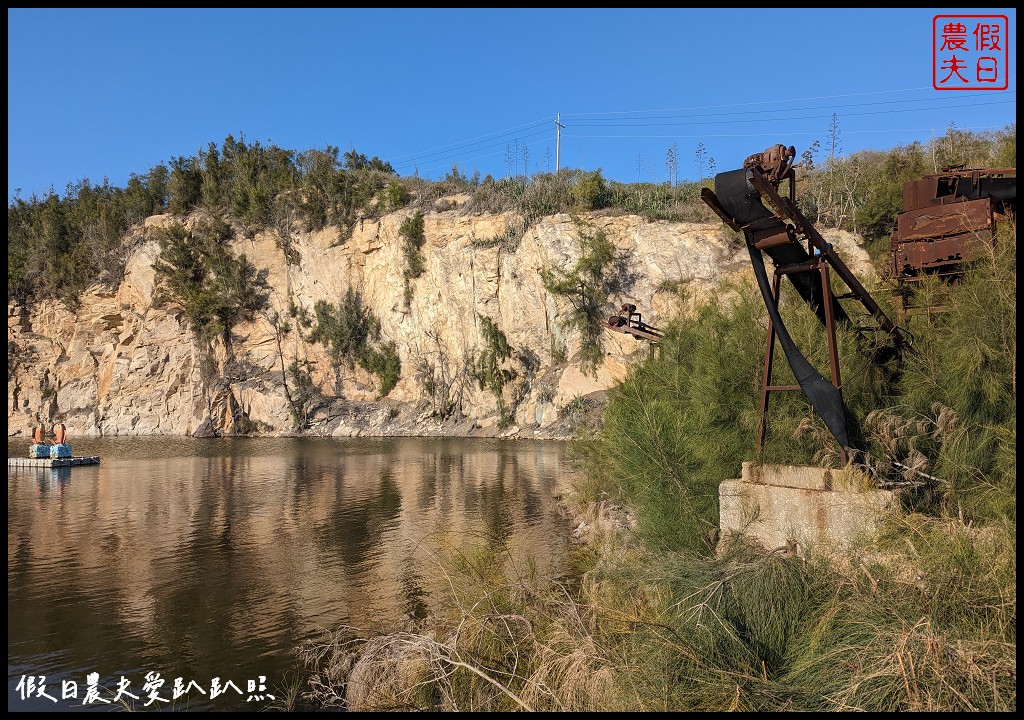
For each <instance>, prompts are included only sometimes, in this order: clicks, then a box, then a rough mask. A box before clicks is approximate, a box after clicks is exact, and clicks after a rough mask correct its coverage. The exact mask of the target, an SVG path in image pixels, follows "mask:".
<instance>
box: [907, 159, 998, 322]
mask: <svg viewBox="0 0 1024 720" xmlns="http://www.w3.org/2000/svg"><path fill="white" fill-rule="evenodd" d="M1016 174H1017V170H1016V168H973V169H972V168H965V167H963V166H956V167H947V168H944V169H943V171H942V172H941V173H936V174H934V175H925V176H924V177H922V178H921V179H919V180H911V181H909V182H907V183H906V184H905V185H904V187H903V211H902V212H901V213H900V214H899V215H898V216H897V223H896V232H894V233H893V234H892V236H891V246H892V267H891V269H892V272H893V276H894V277H895V278H896V280H897V282H898V283H899V284H900V285H902V286H904V287H906V286H907V284H911V283H914V282H917V281H919V280H920V279H921V278H923V277H926V276H928V275H938V276H943V277H956V276H958V275H960V274H961V273H962V272H963V269H964V267H965V266H966V264H968V263H970V262H971V261H973V260H977V259H978V258H979V257H982V256H983V255H985V254H987V253H988V252H989V251H990V250H991V248H992V244H993V242H994V241H995V230H996V222H997V220H999V219H1000V218H1002V217H1003V216H1005V215H1006V214H1007V212H1008V211H1011V210H1014V211H1015V210H1016V206H1017V178H1016ZM1008 175H1012V176H1013V177H1007V176H1008ZM898 295H899V299H900V311H901V313H903V314H906V313H907V312H908V311H910V310H911V309H912V305H911V303H910V301H909V293H908V292H900V293H898ZM926 309H927V308H926Z"/></svg>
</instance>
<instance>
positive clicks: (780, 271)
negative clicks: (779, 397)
mask: <svg viewBox="0 0 1024 720" xmlns="http://www.w3.org/2000/svg"><path fill="white" fill-rule="evenodd" d="M813 257H814V261H813V262H812V263H801V264H800V265H796V266H792V267H788V268H776V269H775V273H774V274H773V276H772V298H773V299H774V301H775V306H776V307H778V306H779V298H780V295H781V284H782V276H783V275H786V274H787V273H791V272H806V271H807V270H815V269H816V270H818V272H819V273H820V274H821V289H822V297H823V298H826V299H827V298H831V297H832V282H831V279H830V277H829V263H828V262H827V261H826V260H825V258H824V256H822V255H816V256H813ZM825 335H826V338H827V342H828V361H829V369H830V372H831V380H832V385H833V386H834V387H835V388H836V390H838V391H839V392H840V394H842V391H843V386H842V379H841V378H840V375H839V347H838V345H837V343H836V321H835V317H834V314H833V312H832V303H831V302H829V301H827V300H826V302H825ZM775 336H776V333H775V323H773V322H772V318H771V315H769V316H768V339H767V343H766V346H765V361H764V375H763V378H762V381H761V417H760V420H759V422H758V426H757V448H758V450H759V451H761V450H763V449H764V443H765V440H766V437H767V433H768V400H769V393H772V392H779V391H783V392H785V391H792V390H796V391H798V392H803V390H802V388H801V387H800V386H799V385H773V384H772V374H773V370H774V368H773V365H774V360H775ZM839 456H840V460H841V461H842V463H843V465H845V464H846V463H847V462H849V456H848V453H847V452H846V448H843V447H841V448H840V449H839Z"/></svg>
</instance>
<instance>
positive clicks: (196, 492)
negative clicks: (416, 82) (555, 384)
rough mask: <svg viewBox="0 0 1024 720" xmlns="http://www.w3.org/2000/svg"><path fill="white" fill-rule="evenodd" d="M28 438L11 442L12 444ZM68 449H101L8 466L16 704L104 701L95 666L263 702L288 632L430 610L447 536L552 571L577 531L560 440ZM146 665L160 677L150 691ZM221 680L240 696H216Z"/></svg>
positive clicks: (199, 700)
mask: <svg viewBox="0 0 1024 720" xmlns="http://www.w3.org/2000/svg"><path fill="white" fill-rule="evenodd" d="M23 444H24V443H17V442H9V443H8V453H9V455H10V456H16V455H23V454H24V452H25V448H24V447H23ZM73 445H74V450H75V454H76V455H99V456H100V457H101V458H102V462H101V464H100V465H93V466H79V467H74V468H54V469H34V468H33V469H15V468H10V469H9V471H8V489H7V500H8V504H7V507H8V510H7V580H8V610H7V619H8V628H9V631H8V709H9V710H33V709H39V710H55V709H68V708H70V709H97V708H100V709H108V708H109V706H101V705H96V704H89V705H87V706H85V708H83V700H84V699H85V697H86V690H87V689H86V683H87V676H88V675H89V674H90V673H94V672H95V673H98V675H99V678H98V684H99V686H100V687H101V688H105V689H100V690H99V693H100V696H101V697H104V698H106V699H112V698H113V697H114V695H115V694H116V688H117V684H118V681H119V679H120V678H121V677H122V676H123V677H125V678H126V679H127V680H128V681H129V682H130V688H129V689H128V690H129V692H131V693H132V694H134V695H137V696H138V697H139V699H138V700H134V701H132V702H133V703H134V704H135V706H137V707H143V706H144V705H145V703H146V702H147V700H149V698H150V696H151V692H155V693H156V694H157V695H158V696H159V697H161V698H165V697H166V698H168V699H170V698H171V696H172V694H173V688H172V686H173V683H174V680H175V678H178V677H181V678H182V679H183V684H184V685H186V686H187V685H188V683H189V681H190V680H194V681H195V682H196V683H197V684H198V685H199V686H201V688H202V691H203V692H200V691H198V690H196V689H195V687H194V686H193V689H192V690H191V691H190V692H187V693H184V694H182V695H181V697H180V698H179V699H178V700H177V701H176V702H175V703H174V705H175V706H176V707H178V708H184V707H187V708H188V709H192V710H200V709H213V710H230V709H234V708H244V709H257V708H258V707H259V706H260V703H259V702H257V701H254V703H255V704H253V703H249V704H247V703H246V702H245V701H246V699H247V698H248V697H249V696H250V695H257V694H262V695H264V697H265V696H266V693H272V692H273V691H274V689H275V686H276V685H278V684H280V683H281V682H282V679H283V676H284V674H285V673H286V672H287V671H289V670H291V669H293V668H294V664H295V663H294V655H293V650H294V649H295V647H297V646H298V644H299V643H300V642H301V641H303V640H305V639H307V638H311V637H316V636H319V633H320V631H321V630H322V629H325V628H334V627H337V626H338V625H341V624H346V625H352V626H356V627H362V628H367V629H380V630H387V629H389V628H390V627H392V626H393V623H394V622H395V621H396V620H397V619H398V618H400V617H401V616H403V615H406V614H409V615H414V616H418V617H422V616H423V615H424V614H425V612H426V611H427V608H428V607H429V604H430V603H431V601H432V598H437V597H438V596H439V595H438V594H439V593H443V592H444V590H445V584H444V583H443V582H442V574H441V573H440V571H439V566H438V561H437V559H436V553H437V552H438V551H439V548H440V547H441V545H442V543H441V541H442V540H444V541H446V542H449V543H450V542H451V541H453V540H454V541H455V542H456V543H458V544H459V545H461V546H462V547H469V546H477V545H479V544H480V543H484V544H487V545H489V546H491V547H493V548H508V549H509V552H508V553H507V556H508V557H509V558H510V560H509V562H513V563H520V562H525V561H526V560H527V559H529V560H531V561H534V562H536V563H537V564H538V565H539V566H540V568H541V569H542V570H543V571H549V572H552V573H557V572H558V568H559V563H560V561H561V558H562V554H563V551H564V548H565V544H566V538H567V536H568V528H567V527H566V526H565V524H564V521H563V520H562V519H561V518H560V517H559V516H558V513H557V510H556V508H555V501H554V500H553V497H552V495H553V491H554V490H555V487H556V485H557V484H558V483H559V482H560V481H564V480H565V479H566V477H567V473H568V472H569V468H568V461H567V458H566V456H565V449H564V446H563V445H562V444H560V443H556V442H528V441H499V440H465V439H421V438H399V439H345V440H325V439H298V438H294V439H293V438H287V439H286V438H276V439H216V440H196V439H192V438H167V439H155V438H105V439H88V438H86V439H80V440H77V441H74V440H73ZM147 673H159V677H156V676H155V675H150V679H151V680H153V681H154V683H153V684H154V685H156V684H157V683H159V682H160V681H161V680H162V681H163V685H159V686H157V687H156V688H155V689H154V690H152V691H150V690H143V686H144V685H146V682H147V679H146V676H147ZM23 676H25V677H26V680H32V681H34V684H33V687H32V689H31V693H30V695H31V697H30V698H29V699H22V695H23V694H25V691H24V690H25V685H24V684H23V687H22V688H18V684H19V681H22V679H23ZM39 676H45V678H46V679H45V681H42V682H43V684H44V685H45V687H44V689H43V692H42V694H40V693H39V682H40V681H39V679H38V678H39ZM260 676H265V678H266V680H265V685H266V689H265V690H264V691H262V693H260V691H259V678H260ZM213 678H220V682H221V684H222V685H223V684H224V683H225V682H226V681H227V680H232V681H233V682H234V683H235V685H237V686H238V688H239V689H240V691H241V694H239V693H238V692H236V691H235V690H234V689H229V690H228V691H227V692H226V693H225V694H223V695H221V696H219V697H216V698H214V699H211V698H210V694H211V693H210V690H211V683H212V680H213ZM250 680H252V681H254V685H253V686H252V687H253V688H255V692H252V693H250V691H249V685H248V681H250ZM63 681H73V682H74V683H77V688H76V690H77V692H76V694H75V695H74V697H77V700H72V699H68V700H62V699H61V694H62V683H63ZM64 689H65V690H66V691H67V694H68V696H69V698H70V697H72V694H71V687H70V686H67V687H66V688H64ZM47 695H49V696H53V697H55V698H57V700H58V702H56V703H54V702H51V701H50V700H49V699H47V698H46V696H47ZM125 699H130V698H127V696H125ZM170 705H171V703H169V702H168V703H160V702H159V701H157V702H154V703H153V704H152V705H151V706H150V709H152V708H154V707H158V706H159V707H169V706H170Z"/></svg>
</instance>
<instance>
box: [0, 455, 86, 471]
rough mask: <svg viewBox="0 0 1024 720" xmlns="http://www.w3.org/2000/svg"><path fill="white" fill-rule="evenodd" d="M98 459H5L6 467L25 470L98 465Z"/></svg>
mask: <svg viewBox="0 0 1024 720" xmlns="http://www.w3.org/2000/svg"><path fill="white" fill-rule="evenodd" d="M99 464H100V459H99V457H97V456H92V457H69V458H27V457H26V458H20V457H18V458H7V467H9V468H12V467H25V468H59V467H72V466H74V465H99Z"/></svg>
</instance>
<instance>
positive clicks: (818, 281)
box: [701, 145, 907, 462]
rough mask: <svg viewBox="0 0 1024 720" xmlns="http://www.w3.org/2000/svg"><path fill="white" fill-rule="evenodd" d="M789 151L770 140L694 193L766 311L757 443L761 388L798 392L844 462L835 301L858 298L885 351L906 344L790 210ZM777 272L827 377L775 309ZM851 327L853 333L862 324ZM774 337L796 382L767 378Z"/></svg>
mask: <svg viewBox="0 0 1024 720" xmlns="http://www.w3.org/2000/svg"><path fill="white" fill-rule="evenodd" d="M795 155H796V149H795V148H794V147H792V146H789V147H787V146H784V145H774V146H772V147H769V148H768V149H766V150H765V151H764V152H762V153H755V154H754V155H751V156H750V157H748V158H747V159H746V160H745V161H744V163H743V168H741V169H739V170H731V171H727V172H722V173H718V174H717V175H716V176H715V189H714V191H712V190H710V189H709V188H704V189H703V190H702V191H701V198H702V199H703V200H704V202H705V203H706V204H707V205H708V206H709V207H710V208H711V209H712V210H714V211H715V213H716V214H717V215H718V216H719V217H720V218H721V219H722V221H723V222H724V223H725V224H726V225H728V226H729V227H731V228H732V229H733V230H735V231H737V232H742V233H743V236H744V238H745V240H746V246H747V250H748V254H749V255H750V261H751V265H752V266H753V269H754V275H755V278H756V280H757V284H758V287H759V289H760V291H761V296H762V297H763V299H764V302H765V306H766V308H767V310H768V339H767V346H766V353H765V366H764V376H763V382H762V389H761V421H760V425H759V427H758V433H757V442H758V447H763V445H764V441H765V435H766V432H767V414H768V401H769V394H770V393H771V392H775V391H789V390H800V391H803V393H804V394H805V395H806V396H807V398H808V399H809V400H810V402H811V405H812V406H813V407H814V409H815V411H816V412H817V413H818V415H819V416H820V417H821V418H822V420H823V421H824V423H825V426H826V427H827V428H828V430H829V432H830V433H831V434H832V436H833V437H834V438H835V439H836V441H837V442H838V443H839V447H840V449H841V456H842V460H843V462H846V461H847V460H848V459H849V451H851V450H855V448H853V447H851V441H850V433H849V428H848V423H847V413H846V406H845V404H844V402H843V397H842V382H841V379H840V371H839V357H838V350H837V345H836V335H835V331H836V324H837V323H842V324H844V325H847V326H850V327H853V322H852V320H851V318H850V316H849V315H848V314H847V312H846V311H845V310H844V308H843V307H842V305H840V303H839V300H840V299H844V298H848V299H854V300H857V301H858V302H860V303H861V305H863V306H864V308H865V309H866V310H867V311H868V314H869V315H870V317H871V318H873V319H874V321H875V322H876V323H877V328H873V329H877V330H881V331H883V332H884V333H886V336H887V339H888V340H889V341H890V343H889V346H888V347H889V349H890V350H891V351H892V353H899V352H901V351H903V350H904V349H906V348H907V343H906V340H905V338H904V337H903V335H902V333H901V332H900V330H899V328H898V327H897V326H896V325H895V324H894V323H893V322H892V321H891V320H890V319H889V318H888V316H886V314H885V313H884V312H883V311H882V309H881V308H880V307H879V306H878V303H876V302H875V301H874V299H873V298H872V297H871V295H870V293H868V291H867V290H866V289H865V288H864V286H863V285H862V284H861V283H860V281H859V280H858V279H857V278H856V276H854V274H853V273H852V272H851V271H850V269H849V268H848V267H847V266H846V264H845V263H843V261H842V260H841V259H840V257H839V256H838V255H837V254H836V252H835V251H834V250H833V249H832V246H831V245H830V244H829V243H828V242H827V241H826V240H825V239H824V238H823V237H822V236H821V235H820V234H819V233H818V231H817V230H816V229H815V227H814V226H813V225H812V224H811V222H810V221H808V220H807V218H805V217H804V216H803V214H802V213H801V212H800V210H799V209H798V208H797V205H796V183H795V173H794V169H793V163H794V159H795ZM787 180H788V181H789V192H788V196H783V195H781V194H780V193H779V186H780V185H781V184H782V183H783V182H785V181H787ZM766 204H767V206H766ZM764 255H767V256H768V257H769V259H770V260H771V262H772V264H773V266H774V276H773V278H772V280H771V281H769V278H768V272H767V269H766V267H765V261H764ZM830 272H835V273H836V274H837V275H838V276H839V277H840V278H841V279H842V281H843V282H844V283H845V284H846V286H847V288H849V292H848V293H846V294H844V295H840V296H837V295H836V294H835V293H834V292H833V290H832V285H831V279H830ZM783 277H786V278H788V279H789V281H790V283H791V284H792V285H793V287H794V288H795V289H796V291H797V293H798V294H799V296H800V297H801V298H802V299H803V300H804V301H805V302H806V303H807V304H808V305H809V306H810V308H811V309H812V310H813V311H814V313H815V315H817V317H818V319H819V320H820V321H821V323H822V325H823V326H824V328H825V334H826V337H827V342H828V356H829V365H830V375H831V377H830V378H829V379H826V378H825V377H823V376H822V375H821V374H820V373H819V372H818V371H817V370H816V369H815V368H814V367H813V366H812V365H811V364H810V363H809V362H808V361H807V359H806V358H805V357H804V355H803V354H802V353H801V352H800V350H799V349H798V348H797V347H796V344H795V343H794V342H793V339H792V337H791V336H790V334H789V332H788V330H787V329H786V326H785V324H784V323H783V321H782V317H781V315H780V314H779V295H780V292H779V291H780V285H781V280H782V278H783ZM854 329H855V330H857V331H858V332H859V331H861V330H863V328H854ZM776 338H778V340H779V344H780V345H781V346H782V349H783V352H784V354H785V355H786V359H787V361H788V362H789V366H790V368H791V369H792V370H793V374H794V376H795V378H796V380H797V383H798V384H797V385H775V384H773V380H772V370H773V368H772V365H773V361H774V354H775V340H776Z"/></svg>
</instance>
